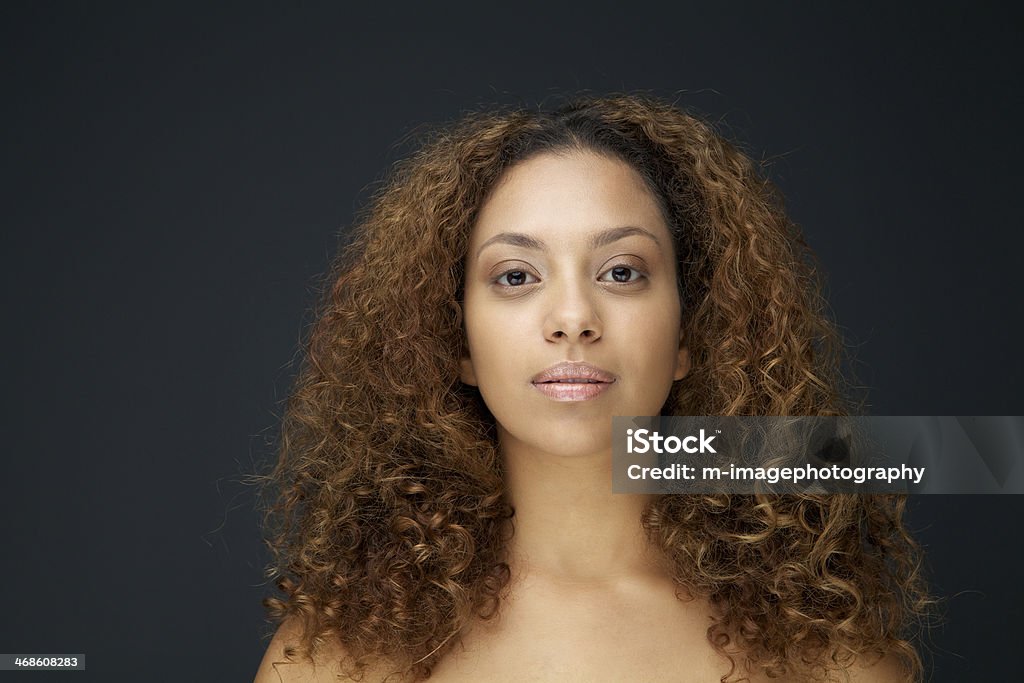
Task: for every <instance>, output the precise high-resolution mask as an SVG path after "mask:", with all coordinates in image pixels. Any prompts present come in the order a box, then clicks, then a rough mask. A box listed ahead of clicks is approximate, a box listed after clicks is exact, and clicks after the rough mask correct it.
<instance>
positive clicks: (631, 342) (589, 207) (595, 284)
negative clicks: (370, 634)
mask: <svg viewBox="0 0 1024 683" xmlns="http://www.w3.org/2000/svg"><path fill="white" fill-rule="evenodd" d="M624 228H625V229H624ZM510 234H514V235H517V237H509V235H510ZM623 269H625V270H623ZM465 272H466V283H465V301H464V320H465V325H466V335H467V341H468V348H469V354H468V356H467V357H466V358H464V359H462V361H461V367H460V372H461V378H462V380H463V382H465V383H467V384H470V385H473V386H476V387H478V388H479V390H480V392H481V394H482V396H483V398H484V400H485V401H486V403H487V406H488V408H489V409H490V410H491V412H492V413H493V414H494V416H495V419H496V421H497V423H498V437H499V447H500V452H501V455H502V458H503V461H504V466H505V472H506V482H507V490H508V495H509V497H510V500H511V502H512V504H513V505H514V507H515V510H516V514H515V517H514V520H513V523H514V531H515V533H514V535H513V537H512V540H511V541H510V545H509V548H508V559H509V564H510V567H511V569H512V580H511V583H510V585H509V587H508V591H507V595H506V596H505V599H504V601H503V603H502V608H501V611H500V613H499V616H498V618H497V619H495V620H492V621H487V622H480V623H476V624H473V625H472V626H471V628H470V629H469V630H468V632H466V633H465V634H464V638H463V645H462V646H461V647H459V648H456V649H455V650H454V651H453V652H451V653H450V654H448V655H447V656H445V657H444V658H443V659H442V660H441V661H440V663H439V664H438V665H437V667H436V668H435V670H434V673H433V675H432V676H431V681H436V682H440V683H452V682H459V681H467V682H468V681H480V680H487V681H593V682H599V681H623V680H645V681H678V682H687V681H693V682H697V681H702V682H703V681H717V680H719V678H720V677H721V676H723V675H725V674H727V673H728V672H729V668H730V667H729V663H728V660H727V659H726V658H724V657H722V656H721V655H719V654H718V653H717V652H715V651H714V650H713V648H712V647H711V645H710V644H709V643H708V641H707V637H706V631H707V627H708V626H709V625H710V624H711V620H712V614H713V612H712V608H711V606H710V604H708V603H707V601H705V600H703V599H700V598H695V597H693V596H688V595H685V594H683V593H681V592H680V589H679V587H678V586H676V585H675V584H674V582H673V581H672V579H671V577H670V575H669V573H668V572H667V571H666V570H665V569H664V568H663V567H662V566H661V565H660V564H659V558H658V557H657V555H656V553H653V552H651V549H650V548H649V547H648V544H647V541H646V538H645V536H644V533H643V530H642V528H641V526H640V516H641V512H642V510H643V508H644V506H645V505H646V504H647V502H648V497H646V496H639V495H625V494H612V493H611V435H610V422H611V417H612V416H613V415H656V414H658V412H659V411H660V410H661V407H662V405H663V404H664V402H665V400H666V398H667V396H668V393H669V390H670V389H671V386H672V383H673V382H674V381H676V380H679V379H682V378H683V377H684V376H685V375H686V373H687V372H688V371H689V369H690V358H689V353H688V352H687V349H686V348H685V346H684V345H683V344H682V341H681V339H682V337H681V330H680V321H681V311H680V306H679V297H678V294H677V291H676V262H675V255H674V252H673V248H672V242H671V239H670V234H669V230H668V227H667V225H666V224H665V222H664V218H663V216H662V213H661V211H660V208H659V205H658V202H657V200H656V199H655V197H654V196H653V195H652V194H651V193H650V191H649V190H648V189H647V187H646V185H645V184H644V182H643V180H642V179H641V177H640V176H639V175H638V174H637V173H636V172H635V171H634V170H633V169H632V168H631V167H629V166H628V165H627V164H625V163H624V162H622V161H619V160H616V159H612V158H609V157H606V156H602V155H599V154H596V153H594V152H589V151H582V152H580V151H573V152H566V153H562V154H551V153H544V154H540V155H537V156H534V157H531V158H529V159H527V160H525V161H523V162H521V163H519V164H517V165H516V166H514V167H512V168H511V169H510V170H509V171H508V172H507V173H506V175H505V176H504V177H503V178H502V180H501V181H500V182H499V183H498V185H497V186H496V188H495V189H494V190H493V191H492V193H491V195H490V196H489V197H488V199H487V201H486V202H485V204H484V206H483V207H482V209H481V211H480V213H479V215H478V219H477V223H476V225H475V226H474V228H473V233H472V236H471V243H470V247H469V250H468V253H467V256H466V262H465ZM561 361H585V362H588V363H590V364H592V365H595V366H598V367H600V368H601V369H603V370H605V371H607V372H608V373H609V374H610V375H611V376H613V377H614V382H612V383H611V384H610V385H609V386H608V387H606V389H605V390H604V391H603V392H601V393H600V394H599V395H598V396H596V397H594V398H592V399H590V400H586V401H569V402H566V401H556V400H553V399H552V398H551V397H549V396H547V395H545V394H544V393H542V392H541V391H539V390H538V389H537V387H536V386H534V384H533V382H532V381H531V380H532V379H533V378H534V377H535V376H536V375H537V373H539V372H541V371H543V370H545V369H546V368H548V367H550V366H551V365H553V364H555V363H558V362H561ZM677 595H678V597H677ZM679 597H681V598H683V599H682V600H680V599H679ZM296 629H297V625H296V624H294V623H291V624H289V623H286V624H285V625H283V626H282V627H281V629H280V630H279V631H278V633H277V635H276V636H275V638H274V640H273V641H272V642H271V645H270V647H269V648H268V651H267V654H266V656H265V657H264V660H263V664H262V665H261V667H260V671H259V673H258V674H257V677H256V683H270V682H271V681H273V682H275V683H277V682H278V681H328V680H336V679H335V678H334V677H333V676H334V674H335V673H336V671H337V667H336V664H335V662H337V661H339V660H340V659H341V658H342V656H343V655H344V652H343V650H341V649H339V647H338V646H337V645H334V646H331V647H328V648H327V649H326V650H324V651H323V652H322V653H321V657H320V661H319V662H317V663H316V664H315V665H311V664H303V663H295V664H278V665H277V667H276V668H275V667H274V666H273V663H274V662H275V661H278V662H280V661H283V659H284V658H283V656H282V655H283V647H284V645H285V643H286V642H294V641H295V640H296V639H297V631H296ZM388 672H389V670H388V668H387V667H386V666H382V667H381V668H380V669H379V670H373V671H370V672H368V676H367V678H366V679H365V680H368V681H376V680H382V679H383V678H384V677H385V676H386V675H387V673H388ZM848 673H849V675H850V678H849V680H851V681H860V680H864V681H866V680H873V681H891V680H897V678H896V677H895V675H896V671H895V669H894V668H893V667H892V665H891V663H889V664H882V665H878V666H876V667H873V668H872V669H870V670H866V669H865V670H859V669H858V670H853V671H850V672H848ZM392 680H393V679H392ZM761 680H767V679H764V678H761V677H752V678H751V681H753V682H755V683H756V682H758V681H761ZM836 680H841V679H836Z"/></svg>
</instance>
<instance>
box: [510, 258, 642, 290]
mask: <svg viewBox="0 0 1024 683" xmlns="http://www.w3.org/2000/svg"><path fill="white" fill-rule="evenodd" d="M619 268H624V269H626V270H628V271H630V273H631V274H632V275H636V276H637V277H636V278H635V279H631V280H629V281H627V282H619V281H617V280H604V279H602V278H603V277H604V276H605V275H607V274H609V273H611V272H612V271H614V270H617V269H619ZM512 273H522V274H523V275H524V276H525V277H527V278H531V277H532V278H534V279H535V280H536V279H537V276H536V275H534V274H533V273H531V272H529V271H528V270H526V269H525V268H510V269H509V270H506V271H505V272H503V273H501V274H500V275H499V276H498V277H497V278H495V279H494V281H493V284H494V285H495V286H497V287H500V288H501V289H505V290H509V289H519V288H520V287H525V286H526V285H532V284H536V283H535V282H523V283H521V284H518V285H509V284H502V282H501V280H502V279H503V278H506V277H508V276H509V275H511V274H512ZM598 279H599V280H600V281H602V282H613V283H614V284H620V285H635V284H637V283H638V282H640V281H641V280H646V279H647V276H646V275H644V274H643V273H642V272H641V271H640V269H638V268H636V267H635V266H631V265H626V264H618V265H614V266H612V267H611V268H609V269H608V270H606V271H604V272H603V273H601V277H600V278H598Z"/></svg>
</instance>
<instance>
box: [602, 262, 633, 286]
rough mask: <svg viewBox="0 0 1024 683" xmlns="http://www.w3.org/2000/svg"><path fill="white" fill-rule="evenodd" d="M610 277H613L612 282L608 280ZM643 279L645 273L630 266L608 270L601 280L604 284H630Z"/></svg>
mask: <svg viewBox="0 0 1024 683" xmlns="http://www.w3.org/2000/svg"><path fill="white" fill-rule="evenodd" d="M609 276H610V277H611V279H610V280H609V279H608V278H609ZM642 277H644V275H643V273H641V272H640V271H639V270H637V269H636V268H630V267H629V266H615V267H614V268H610V269H608V270H606V271H605V272H604V274H602V275H601V277H600V278H599V279H600V280H602V281H603V282H621V283H623V284H628V283H630V282H637V281H638V280H640V279H641V278H642Z"/></svg>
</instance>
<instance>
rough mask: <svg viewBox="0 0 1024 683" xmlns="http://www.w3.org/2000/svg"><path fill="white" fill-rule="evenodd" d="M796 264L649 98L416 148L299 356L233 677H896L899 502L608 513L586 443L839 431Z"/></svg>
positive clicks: (785, 502)
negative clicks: (759, 421)
mask: <svg viewBox="0 0 1024 683" xmlns="http://www.w3.org/2000/svg"><path fill="white" fill-rule="evenodd" d="M808 260H809V253H808V252H807V250H806V247H805V245H804V244H803V241H802V240H801V238H800V236H799V234H798V232H797V230H796V228H795V226H793V224H792V223H791V222H790V221H789V220H788V219H787V218H786V217H785V214H784V212H783V210H782V207H781V200H780V199H779V198H778V196H777V195H776V194H775V193H774V192H773V190H772V188H771V186H770V184H769V183H768V182H767V181H766V180H764V179H763V178H762V177H761V176H760V175H758V173H757V170H756V168H755V167H754V165H753V164H752V162H751V161H750V160H749V159H748V158H747V157H745V156H744V155H742V154H741V153H739V152H738V151H737V150H736V149H734V148H733V147H732V146H730V145H729V144H728V143H727V142H725V141H724V140H722V139H721V138H720V137H718V136H717V135H716V134H715V133H714V132H713V131H712V130H711V129H710V128H709V127H708V126H707V125H706V124H704V123H702V122H700V121H698V120H697V119H695V118H693V117H691V116H689V115H687V114H685V113H684V112H681V111H679V110H678V109H676V108H675V107H673V106H672V105H670V104H668V103H665V102H661V101H658V100H656V99H653V98H650V97H645V96H615V97H607V98H585V99H580V100H577V101H575V102H573V103H571V104H569V105H567V106H565V107H563V108H561V109H560V110H558V111H554V112H530V111H513V112H509V113H491V114H476V115H471V116H469V117H467V118H466V119H465V120H463V121H462V122H460V123H459V124H458V125H456V126H454V127H452V128H451V129H450V130H446V131H441V132H439V133H437V134H436V135H435V136H434V137H433V138H431V139H429V140H427V141H426V143H425V145H424V146H423V148H422V150H421V151H420V152H419V153H418V154H416V155H415V156H414V157H413V158H411V159H409V160H407V161H405V162H403V163H401V164H399V165H398V166H397V167H396V169H395V172H394V173H393V175H392V177H391V178H390V179H389V182H387V183H386V185H385V186H384V188H383V189H382V190H381V191H380V192H379V193H378V195H377V196H376V197H375V199H374V202H373V204H372V206H371V208H370V210H369V212H368V213H367V215H366V216H365V217H364V218H363V220H362V221H361V222H360V224H359V226H358V227H357V229H356V230H355V234H354V239H353V240H352V242H351V243H350V244H349V245H348V246H347V248H346V249H344V250H343V252H342V254H341V256H340V257H339V259H338V260H337V263H336V264H335V267H334V268H333V271H332V276H331V280H330V282H329V286H328V287H327V288H326V291H325V296H324V298H323V300H322V303H321V307H320V309H319V311H318V314H317V318H316V322H315V324H314V325H313V327H312V330H311V333H310V337H309V340H308V346H307V353H306V356H305V359H304V363H303V366H302V369H301V372H300V375H299V377H298V379H297V382H296V386H295V390H294V392H293V395H292V396H291V399H290V402H289V404H288V408H287V411H286V414H285V418H284V424H283V430H282V439H281V448H280V459H279V462H278V464H277V466H276V468H275V469H274V471H273V473H272V474H271V475H270V476H269V477H268V478H267V482H268V484H270V485H272V486H273V487H274V489H275V495H276V498H275V501H274V505H273V507H272V508H271V509H270V510H269V512H270V513H271V514H270V519H271V520H273V522H274V523H273V525H272V527H271V534H270V541H269V544H270V546H271V548H272V549H273V550H274V552H275V554H276V559H277V562H276V567H275V568H274V569H272V570H271V572H270V575H271V576H273V577H276V578H277V584H278V587H279V588H280V589H281V590H282V591H283V594H284V595H283V597H282V598H280V599H278V598H269V599H267V600H266V601H265V604H266V606H267V607H268V609H269V610H270V613H271V615H272V616H273V618H274V619H275V620H277V621H279V622H281V623H282V625H281V627H280V629H279V630H278V632H277V635H276V637H275V638H274V640H273V641H272V643H271V645H270V647H269V649H268V651H267V654H266V656H265V658H264V661H263V664H262V666H261V668H260V672H259V673H258V674H257V681H261V682H262V681H278V680H285V681H287V680H339V678H336V676H338V675H339V674H340V675H341V678H340V680H345V679H347V678H356V677H358V676H360V675H362V676H364V678H363V680H373V681H376V680H383V679H385V678H386V677H387V676H388V675H392V674H393V677H392V678H390V679H388V680H421V679H423V678H426V677H427V676H430V677H431V678H432V680H438V681H483V680H486V681H491V680H494V681H503V680H508V681H512V680H516V681H519V680H538V681H540V680H544V681H546V680H551V681H560V680H580V681H604V680H607V681H621V680H643V681H717V680H721V681H741V680H750V681H758V680H767V679H768V678H777V677H779V676H782V677H784V678H786V679H788V680H893V681H896V680H916V679H918V678H919V677H920V673H921V664H920V659H919V657H918V655H917V653H916V652H915V650H914V649H913V647H912V646H911V644H910V642H909V641H908V640H906V639H905V629H906V627H907V626H908V624H910V623H911V619H912V617H914V616H915V615H919V614H921V613H922V612H923V610H924V609H925V607H926V606H927V604H928V600H927V597H926V595H925V593H924V590H923V584H922V581H921V578H920V575H919V571H918V568H919V556H918V550H917V546H916V545H915V544H914V542H913V540H912V539H911V538H910V537H909V536H908V535H907V533H906V532H905V530H904V528H903V525H902V523H901V514H902V509H903V505H904V501H903V500H902V499H901V498H897V497H891V496H890V497H882V496H876V497H868V496H839V495H835V496H812V495H802V496H785V497H783V496H735V495H733V496H729V495H716V496H682V495H668V496H638V495H624V494H612V493H611V485H610V482H611V476H610V469H611V457H610V452H611V438H610V419H611V417H612V416H613V415H656V414H659V413H660V414H682V415H837V414H844V413H845V412H847V411H849V410H850V409H851V408H850V406H849V405H848V404H847V403H846V402H845V401H844V398H843V394H842V386H841V379H840V377H839V373H838V371H837V368H838V357H839V351H838V348H839V347H838V343H837V335H836V333H835V332H834V330H833V328H832V326H831V325H830V324H829V322H828V321H827V319H826V317H825V315H824V312H823V310H824V304H823V301H822V300H821V298H820V295H819V290H820V285H819V282H818V280H817V277H816V274H815V271H814V270H813V268H812V267H811V266H810V265H809V264H808ZM847 677H848V678H847Z"/></svg>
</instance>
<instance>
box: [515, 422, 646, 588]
mask: <svg viewBox="0 0 1024 683" xmlns="http://www.w3.org/2000/svg"><path fill="white" fill-rule="evenodd" d="M503 436H504V435H503ZM501 452H502V458H503V461H504V467H505V479H506V486H507V492H508V495H509V498H510V500H511V503H512V505H513V507H514V508H515V517H514V518H513V524H514V528H515V533H514V535H513V537H512V540H511V542H510V546H509V551H510V552H509V560H510V562H511V563H512V565H513V568H514V569H518V570H520V571H523V570H525V571H528V572H529V573H531V574H544V575H549V576H553V577H559V578H561V579H565V580H570V581H581V582H586V581H604V580H608V579H614V578H615V577H618V576H624V575H630V574H635V573H637V572H643V573H647V572H650V571H651V570H652V567H653V562H652V560H651V558H650V554H649V547H648V543H647V537H646V534H645V532H644V530H643V528H642V526H641V524H640V516H641V513H642V512H643V510H644V508H645V507H646V506H647V504H648V503H649V502H650V499H651V496H646V495H635V494H619V493H616V494H613V493H612V485H611V482H612V472H611V448H610V447H609V449H608V450H607V451H603V452H599V453H593V454H588V455H571V456H566V455H554V454H551V453H545V452H541V451H538V450H536V449H534V448H531V447H530V446H528V445H527V444H523V443H522V442H517V441H514V440H510V439H502V445H501Z"/></svg>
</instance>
